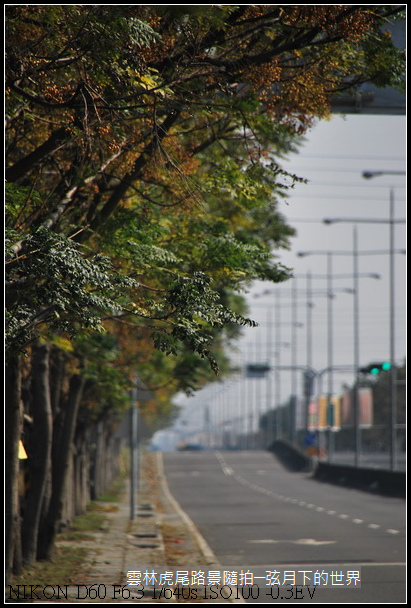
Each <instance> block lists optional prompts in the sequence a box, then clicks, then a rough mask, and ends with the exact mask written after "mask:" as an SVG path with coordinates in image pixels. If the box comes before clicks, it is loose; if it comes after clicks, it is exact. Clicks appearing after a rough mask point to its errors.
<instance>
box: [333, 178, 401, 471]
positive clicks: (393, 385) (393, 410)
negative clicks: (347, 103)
mask: <svg viewBox="0 0 411 608" xmlns="http://www.w3.org/2000/svg"><path fill="white" fill-rule="evenodd" d="M405 174H406V173H405V171H363V173H362V176H363V177H364V178H365V179H371V178H373V177H378V176H381V175H405ZM323 221H324V223H325V224H333V223H337V222H353V223H355V224H358V223H367V224H368V223H370V224H371V223H375V224H383V223H385V224H386V223H388V224H389V225H390V239H389V240H390V242H389V251H388V253H389V256H390V273H389V274H390V290H389V292H390V306H389V308H390V313H389V314H390V363H391V369H390V402H391V406H390V468H391V470H395V467H396V427H397V369H396V365H395V266H394V256H395V253H397V251H396V250H395V242H394V238H395V235H394V225H395V224H403V223H405V219H396V218H395V210H394V190H393V188H390V214H389V219H383V218H325V219H324V220H323ZM355 238H356V236H355ZM400 252H402V253H405V251H402V250H400ZM376 253H377V252H376ZM381 253H383V252H381ZM357 368H358V366H356V369H357ZM357 373H358V371H357ZM355 392H357V391H355ZM357 407H358V403H357Z"/></svg>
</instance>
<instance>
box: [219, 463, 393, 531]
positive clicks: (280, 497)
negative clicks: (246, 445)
mask: <svg viewBox="0 0 411 608" xmlns="http://www.w3.org/2000/svg"><path fill="white" fill-rule="evenodd" d="M215 455H216V457H217V459H218V460H219V462H220V465H221V468H222V470H223V473H224V474H225V475H230V476H231V477H233V479H235V480H236V481H237V482H238V483H241V484H242V485H243V486H246V487H248V488H250V489H252V490H255V491H257V492H261V493H262V494H266V495H267V496H271V497H272V498H276V499H277V500H282V501H284V502H290V503H292V504H295V505H298V506H300V507H306V508H307V509H315V510H316V511H318V512H319V513H321V512H325V513H326V514H327V515H331V516H334V515H335V516H336V517H339V518H340V519H344V520H346V521H350V522H351V523H353V524H356V525H359V524H366V525H367V527H368V528H370V529H371V530H379V529H380V528H381V526H380V525H379V524H367V522H365V520H364V519H360V518H356V517H350V516H349V515H347V514H346V513H338V512H337V511H334V510H332V509H325V508H324V507H317V506H316V505H314V504H313V503H311V502H305V501H304V500H298V499H296V498H291V497H290V496H284V494H279V493H278V492H274V491H272V490H267V488H261V487H260V486H257V485H256V484H254V483H251V482H249V481H247V480H246V479H244V477H241V476H240V475H237V474H236V472H235V471H234V470H233V469H232V468H231V467H229V466H228V465H227V463H226V462H225V460H224V457H223V456H222V454H221V453H220V452H216V453H215ZM385 532H386V533H387V534H399V533H400V531H399V530H396V529H394V528H387V529H386V530H385ZM272 542H276V541H272Z"/></svg>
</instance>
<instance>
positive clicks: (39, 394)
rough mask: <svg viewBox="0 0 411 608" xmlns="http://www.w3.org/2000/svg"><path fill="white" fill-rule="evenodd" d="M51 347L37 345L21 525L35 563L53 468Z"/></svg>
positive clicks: (27, 558) (29, 560)
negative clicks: (25, 488)
mask: <svg viewBox="0 0 411 608" xmlns="http://www.w3.org/2000/svg"><path fill="white" fill-rule="evenodd" d="M49 357H50V348H49V346H48V345H41V344H37V345H36V346H35V347H34V349H33V364H32V385H31V393H32V417H33V426H32V439H33V440H32V442H31V445H30V450H29V485H28V489H27V493H26V497H25V510H24V520H23V527H22V543H23V561H24V563H25V564H29V565H31V564H33V563H34V561H35V560H36V556H37V537H38V530H39V523H40V514H41V508H42V505H43V500H44V496H45V492H46V487H47V481H48V478H49V471H50V468H51V445H52V426H53V422H52V411H51V399H50V373H49V372H50V366H49Z"/></svg>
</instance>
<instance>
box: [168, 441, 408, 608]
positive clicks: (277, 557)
mask: <svg viewBox="0 0 411 608" xmlns="http://www.w3.org/2000/svg"><path fill="white" fill-rule="evenodd" d="M163 460H164V471H165V475H166V479H167V482H168V486H169V489H170V491H171V493H172V494H173V496H174V498H175V499H176V500H177V501H178V503H179V504H180V506H181V507H182V509H183V510H184V511H185V512H186V513H187V514H188V515H189V517H190V518H191V520H192V521H193V522H194V524H195V525H196V527H197V529H198V530H199V532H200V533H201V535H202V536H203V538H204V539H205V541H206V542H207V544H208V545H209V547H210V548H211V549H212V551H213V552H214V554H215V556H216V557H217V559H218V561H219V563H220V564H221V568H222V571H223V572H227V573H230V574H229V575H226V580H227V582H228V583H229V582H231V584H232V587H236V591H235V592H234V593H236V594H237V596H238V599H240V600H241V599H242V598H243V599H245V600H246V601H247V602H256V603H289V602H300V603H301V602H308V603H310V602H311V603H323V602H324V603H330V602H331V603H333V602H334V603H405V602H406V583H405V581H406V569H405V559H406V558H405V547H406V538H405V507H406V502H405V500H402V499H397V498H389V497H382V496H379V495H376V494H371V493H367V492H361V491H359V490H353V489H347V488H340V487H338V486H334V485H329V484H325V483H321V482H319V481H316V480H313V479H312V478H311V477H310V476H309V475H307V474H306V473H291V472H289V471H287V470H286V469H284V468H283V467H282V465H281V464H279V462H278V461H277V460H276V459H275V457H274V456H272V455H271V454H270V453H268V452H263V451H240V452H237V451H225V452H218V451H199V452H168V453H164V454H163ZM187 569H189V564H188V565H187ZM223 582H224V581H223V580H222V581H221V583H220V584H222V583H223ZM251 585H252V586H251ZM215 589H217V587H214V590H215ZM214 593H216V591H214ZM233 597H234V596H233ZM233 597H232V599H233Z"/></svg>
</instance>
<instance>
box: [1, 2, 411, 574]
mask: <svg viewBox="0 0 411 608" xmlns="http://www.w3.org/2000/svg"><path fill="white" fill-rule="evenodd" d="M403 11H404V7H402V6H398V5H199V6H185V5H182V6H177V5H170V6H168V5H164V6H163V5H8V6H6V40H5V47H6V60H5V76H6V83H5V102H6V109H5V118H6V142H5V151H6V154H5V156H6V168H5V173H6V188H5V194H6V216H5V225H6V230H5V238H6V273H5V274H6V355H7V361H6V368H7V369H6V381H7V391H8V399H7V400H6V404H7V408H6V423H7V425H8V433H7V446H6V473H7V474H6V496H7V505H6V519H7V521H6V529H7V531H8V533H9V534H8V538H7V551H6V553H7V557H6V570H7V572H9V571H10V569H11V562H12V559H13V552H14V554H16V552H18V546H19V543H20V540H19V539H20V536H19V526H20V523H19V522H20V515H19V507H18V484H17V472H18V466H17V464H16V463H17V462H18V460H17V458H18V456H17V446H18V440H19V438H20V437H21V432H22V427H23V416H22V413H23V412H22V404H23V407H24V413H25V414H26V419H25V422H26V423H27V417H28V419H29V420H31V421H32V422H31V424H32V425H33V429H32V431H31V432H28V433H27V437H28V438H29V437H30V435H31V436H32V437H42V441H40V442H37V441H34V442H33V441H32V443H31V444H30V441H28V444H27V450H28V452H30V450H34V451H33V452H32V453H35V450H40V451H39V452H37V455H36V457H35V458H34V459H32V460H30V458H29V463H31V466H33V464H32V463H33V462H36V466H37V468H32V469H31V470H30V474H31V480H32V482H31V484H29V491H28V494H27V496H26V497H25V499H26V500H27V501H28V504H29V505H30V508H28V509H26V511H25V520H24V522H23V532H24V534H23V537H24V538H23V556H24V559H25V560H27V562H30V561H31V560H33V558H34V557H35V555H36V551H37V549H39V550H38V551H37V552H38V553H39V554H40V555H43V556H44V555H49V554H50V547H51V546H52V545H53V542H54V537H55V533H56V529H57V527H58V522H59V520H60V518H61V505H62V493H63V492H64V487H65V484H64V480H65V478H66V476H67V471H68V469H69V461H70V457H71V453H72V445H73V441H75V440H76V441H77V442H78V445H79V452H78V453H79V454H80V452H81V450H80V446H81V445H83V444H81V440H82V439H81V438H82V437H83V436H84V427H85V426H87V424H91V422H96V421H97V422H99V421H102V420H103V421H104V422H105V424H106V423H107V424H106V428H107V429H108V428H112V424H111V423H112V422H113V421H114V420H116V417H118V416H117V414H118V412H120V411H123V410H124V407H125V406H126V405H127V403H128V401H127V399H128V397H127V390H128V388H129V387H130V384H131V382H132V381H133V378H134V377H135V374H136V373H138V375H139V376H140V378H142V380H143V381H144V382H145V383H146V384H147V385H148V387H149V388H151V389H156V399H155V400H151V401H148V402H147V403H146V404H145V405H144V408H143V409H145V414H146V417H147V419H151V420H153V421H156V420H158V419H159V415H160V414H167V415H171V409H170V397H171V396H172V395H173V393H175V392H176V391H177V390H180V389H183V390H186V391H188V390H192V389H195V388H197V387H199V386H201V384H203V383H204V382H206V381H207V380H209V379H210V377H211V375H212V374H213V373H214V372H216V371H217V369H220V370H222V371H223V372H224V369H225V365H226V362H225V359H224V356H223V349H222V345H223V343H224V342H225V341H227V340H229V339H231V338H235V337H236V336H237V335H238V331H239V329H241V327H242V326H243V325H247V324H248V325H253V321H252V320H250V319H248V318H247V316H246V315H247V311H246V310H245V306H244V301H243V300H242V298H241V297H240V295H239V294H241V292H242V291H243V290H244V289H246V288H247V286H248V285H250V283H251V281H253V280H255V279H260V280H266V281H272V282H280V281H284V280H286V279H287V278H288V277H289V276H290V275H291V273H292V270H291V269H288V268H285V267H284V266H283V265H282V264H281V259H280V257H279V252H280V251H281V249H284V248H287V247H289V243H290V238H291V237H292V236H293V235H294V229H293V228H292V227H291V226H289V225H288V224H287V222H286V220H285V218H284V217H283V216H282V214H281V213H280V212H279V201H280V200H281V199H282V198H284V197H287V193H288V191H289V189H290V188H292V187H293V185H294V184H295V183H296V182H298V181H300V180H301V178H300V177H299V176H297V175H293V174H290V173H287V172H285V171H284V170H283V169H282V167H281V161H282V158H283V157H284V156H285V155H289V154H290V153H292V152H296V151H297V150H298V146H299V144H300V142H301V141H302V137H303V136H304V133H306V131H307V130H308V129H309V128H310V127H311V126H312V125H313V124H314V123H315V121H316V120H319V119H326V118H327V117H328V116H329V113H330V100H331V98H332V97H333V96H335V95H338V93H339V92H342V91H344V90H346V89H349V88H353V87H354V88H355V87H356V86H358V85H359V84H361V83H364V82H375V83H376V84H377V85H378V86H380V87H383V86H403V74H404V71H405V70H404V56H403V53H402V52H401V51H399V50H398V49H397V48H396V47H395V45H394V44H393V42H392V40H391V38H390V36H389V34H388V33H387V32H386V27H385V26H386V25H387V23H389V20H390V19H391V18H400V17H401V15H402V13H403ZM50 370H52V372H53V373H51V372H50ZM76 429H77V434H76ZM107 432H108V431H107ZM50 479H52V483H51V484H49V483H48V481H47V480H50ZM37 538H38V546H37Z"/></svg>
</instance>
